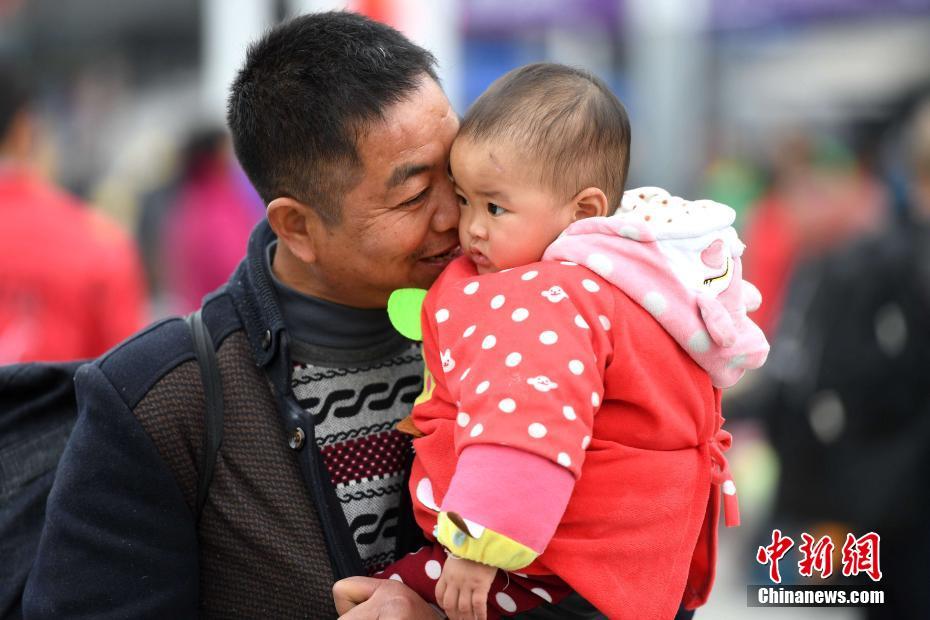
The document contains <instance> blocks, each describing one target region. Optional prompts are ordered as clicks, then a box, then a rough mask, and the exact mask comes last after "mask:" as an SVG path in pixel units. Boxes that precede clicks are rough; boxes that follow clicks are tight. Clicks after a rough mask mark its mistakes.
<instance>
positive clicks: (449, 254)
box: [420, 245, 462, 265]
mask: <svg viewBox="0 0 930 620" xmlns="http://www.w3.org/2000/svg"><path fill="white" fill-rule="evenodd" d="M461 253H462V248H460V247H459V246H458V245H453V246H452V247H451V248H449V249H448V250H446V251H444V252H442V253H440V254H433V255H431V256H424V257H423V258H421V259H420V260H421V261H422V262H424V263H429V264H431V265H445V264H446V263H448V262H449V261H451V260H452V259H454V258H455V257H457V256H459V255H460V254H461Z"/></svg>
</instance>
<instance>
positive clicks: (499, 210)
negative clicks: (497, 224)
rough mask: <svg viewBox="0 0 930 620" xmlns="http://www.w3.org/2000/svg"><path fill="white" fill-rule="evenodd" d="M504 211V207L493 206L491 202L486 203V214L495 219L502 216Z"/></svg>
mask: <svg viewBox="0 0 930 620" xmlns="http://www.w3.org/2000/svg"><path fill="white" fill-rule="evenodd" d="M506 211H507V209H505V208H504V207H501V206H498V205H496V204H494V203H493V202H489V203H488V213H490V214H491V215H493V216H495V217H497V216H498V215H503V214H504V213H505V212H506Z"/></svg>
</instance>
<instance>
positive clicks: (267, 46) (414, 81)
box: [227, 12, 438, 223]
mask: <svg viewBox="0 0 930 620" xmlns="http://www.w3.org/2000/svg"><path fill="white" fill-rule="evenodd" d="M435 63H436V59H435V58H433V56H432V54H430V53H429V52H428V51H426V50H424V49H423V48H421V47H419V46H417V45H415V44H413V43H411V42H410V41H409V40H408V39H407V38H406V37H404V36H403V35H402V34H400V33H399V32H397V31H396V30H394V29H393V28H391V27H389V26H386V25H384V24H381V23H378V22H375V21H372V20H370V19H368V18H366V17H363V16H361V15H357V14H354V13H347V12H331V13H316V14H310V15H303V16H301V17H297V18H295V19H292V20H290V21H287V22H285V23H283V24H280V25H278V26H276V27H275V28H272V29H271V30H270V31H269V32H267V33H266V34H265V35H264V36H263V37H262V38H261V39H260V40H259V41H257V42H256V43H254V44H253V45H251V46H250V48H249V51H248V54H247V56H246V61H245V65H244V66H243V67H242V69H241V71H240V72H239V75H238V77H237V78H236V80H235V81H234V82H233V85H232V91H231V93H230V96H229V107H228V111H227V122H228V124H229V129H230V132H231V134H232V138H233V146H234V148H235V151H236V156H237V157H238V158H239V162H240V163H241V164H242V167H243V169H244V170H245V172H246V174H247V175H248V177H249V179H250V180H251V181H252V184H253V185H254V186H255V189H256V190H257V191H258V193H259V194H260V195H261V197H262V199H263V200H264V201H265V202H266V203H268V202H270V201H272V200H274V199H275V198H278V197H282V196H287V197H290V198H294V199H296V200H299V201H300V202H303V203H305V204H308V205H310V206H312V207H313V208H315V209H316V210H317V211H318V212H319V213H320V215H321V216H322V217H323V218H324V220H325V221H326V222H328V223H336V222H338V221H339V219H340V215H341V208H340V207H341V204H342V197H343V194H345V192H347V191H348V190H350V189H352V187H354V186H355V184H356V183H357V182H358V179H359V175H360V173H361V159H360V157H359V154H358V150H357V148H356V145H357V142H358V138H359V136H360V135H362V134H363V133H364V131H365V129H366V126H367V125H368V124H370V123H371V122H375V121H377V120H380V119H381V118H383V114H384V112H385V110H386V108H388V107H389V106H390V105H391V104H394V103H397V102H399V101H401V100H403V99H404V97H405V96H407V95H409V94H410V93H412V92H413V91H414V90H416V89H417V88H418V87H419V85H420V83H421V80H422V79H423V78H424V77H426V76H428V77H429V78H431V79H433V80H437V78H436V73H435V70H434V65H435ZM437 81H438V80H437Z"/></svg>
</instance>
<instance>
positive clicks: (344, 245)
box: [315, 77, 459, 308]
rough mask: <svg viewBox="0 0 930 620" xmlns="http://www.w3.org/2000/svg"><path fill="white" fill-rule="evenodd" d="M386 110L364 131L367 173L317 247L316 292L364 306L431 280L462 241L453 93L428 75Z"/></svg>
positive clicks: (377, 304) (362, 141) (362, 154)
mask: <svg viewBox="0 0 930 620" xmlns="http://www.w3.org/2000/svg"><path fill="white" fill-rule="evenodd" d="M384 117H385V118H384V120H383V121H381V122H378V123H376V124H374V125H372V126H370V127H369V128H368V131H367V132H366V133H365V134H364V135H362V136H361V137H360V138H359V142H358V145H357V146H358V152H359V156H360V157H361V160H362V166H363V171H362V175H361V181H360V182H359V183H358V185H356V186H355V187H354V188H353V189H352V190H351V191H349V192H348V193H347V194H346V195H345V197H344V199H343V203H342V220H341V221H340V222H339V223H338V224H334V225H331V226H330V227H329V228H328V229H326V230H324V231H323V234H322V235H321V239H320V243H319V244H318V248H317V264H316V267H317V269H316V272H317V278H316V280H317V285H318V286H319V287H320V290H319V291H315V292H316V293H317V294H318V295H319V296H321V297H324V298H326V299H329V300H332V301H336V302H338V303H342V304H345V305H349V306H354V307H360V308H381V307H384V306H385V305H386V304H387V299H388V297H389V296H390V294H391V292H392V291H394V290H396V289H398V288H404V287H420V288H428V287H429V286H430V285H431V284H432V283H433V281H434V280H435V279H436V277H437V276H438V275H439V273H440V272H441V271H442V270H443V268H445V266H446V265H447V264H449V262H450V261H451V260H452V259H453V258H454V257H455V256H456V254H457V252H458V247H459V242H458V234H457V231H456V226H457V224H458V207H457V205H456V200H455V193H454V192H453V190H452V182H451V181H450V180H449V176H448V168H449V150H450V148H451V146H452V141H453V139H454V138H455V134H456V133H457V132H458V127H459V121H458V117H457V116H456V115H455V113H454V112H453V111H452V107H451V106H450V105H449V101H448V99H446V96H445V94H444V93H443V92H442V90H441V89H440V88H439V86H438V85H437V84H436V82H435V81H433V80H432V79H430V78H428V77H424V78H423V80H422V82H421V84H420V87H419V88H418V89H417V90H416V91H414V92H413V93H412V94H411V95H410V96H409V97H408V98H407V99H405V100H404V101H401V102H399V103H397V104H394V105H393V106H392V107H390V108H388V109H387V110H386V113H385V115H384Z"/></svg>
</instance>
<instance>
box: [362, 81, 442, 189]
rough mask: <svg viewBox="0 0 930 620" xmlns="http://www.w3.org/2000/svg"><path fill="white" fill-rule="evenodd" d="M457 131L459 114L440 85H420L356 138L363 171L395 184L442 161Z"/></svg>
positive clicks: (389, 184) (440, 163)
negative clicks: (363, 165) (428, 86)
mask: <svg viewBox="0 0 930 620" xmlns="http://www.w3.org/2000/svg"><path fill="white" fill-rule="evenodd" d="M457 131H458V117H457V116H456V115H455V112H454V111H453V110H452V107H451V105H449V101H448V99H446V97H445V94H443V92H442V91H441V90H440V89H439V87H438V86H437V85H436V84H435V83H433V86H432V88H427V87H421V88H420V89H418V90H417V91H416V92H415V93H414V94H413V95H411V96H410V97H409V98H407V99H405V100H403V101H400V102H398V103H396V104H395V105H393V106H392V107H391V108H389V109H388V110H387V111H386V113H385V116H384V118H383V119H381V120H379V121H377V122H375V123H372V124H371V125H369V126H368V127H367V130H366V131H365V132H364V134H363V135H362V136H360V140H359V155H360V156H361V158H362V161H363V163H364V164H365V168H366V171H369V172H373V173H376V174H377V175H378V176H379V177H381V179H382V180H381V181H380V182H382V183H385V184H386V185H387V186H388V187H396V186H397V185H399V184H401V183H403V182H404V181H405V180H406V179H408V178H410V177H411V176H415V175H417V174H421V173H423V172H425V171H426V170H427V169H429V168H431V167H433V166H436V165H444V162H445V160H446V158H447V156H448V154H449V148H450V147H451V145H452V140H453V139H454V138H455V134H456V133H457Z"/></svg>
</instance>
